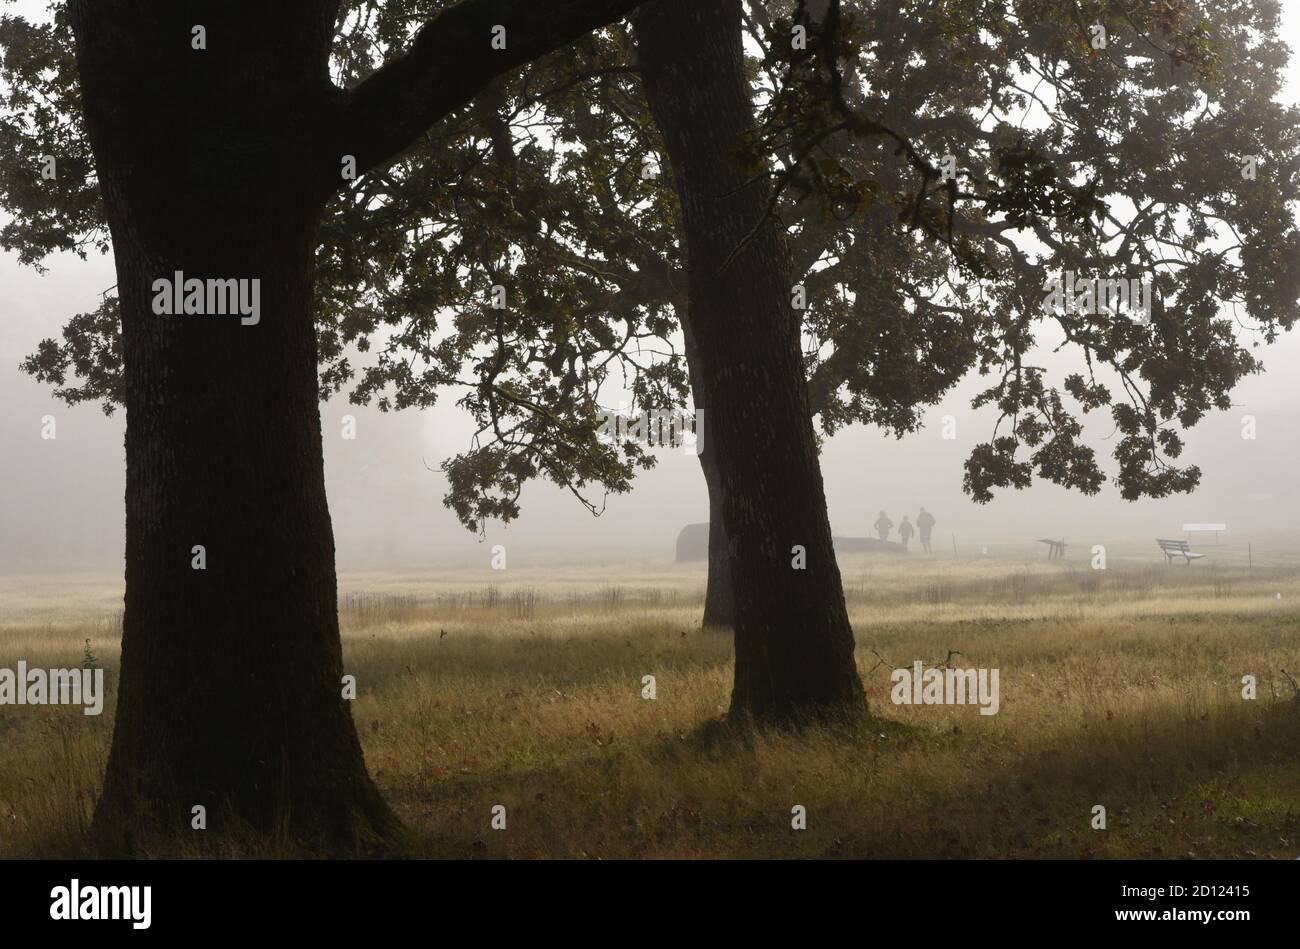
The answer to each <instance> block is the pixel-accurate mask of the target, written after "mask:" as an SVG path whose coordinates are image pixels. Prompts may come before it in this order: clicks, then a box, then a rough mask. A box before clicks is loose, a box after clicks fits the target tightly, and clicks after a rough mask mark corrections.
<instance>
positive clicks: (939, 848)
mask: <svg viewBox="0 0 1300 949" xmlns="http://www.w3.org/2000/svg"><path fill="white" fill-rule="evenodd" d="M1156 556H1157V558H1158V551H1157V552H1156ZM1148 559H1149V558H1148ZM1224 559H1225V560H1226V559H1227V558H1224ZM842 570H843V574H844V579H845V585H846V594H847V597H848V602H849V608H850V614H851V618H852V621H853V625H854V629H855V632H856V635H857V640H858V650H857V661H858V664H859V667H860V669H861V672H862V675H863V680H864V683H865V686H866V690H867V695H868V698H869V701H870V705H871V709H872V713H873V717H872V719H871V720H870V721H869V722H867V723H865V724H863V725H861V726H855V727H852V728H849V727H840V728H815V729H808V730H805V731H803V732H800V733H797V734H794V733H765V734H760V735H738V734H733V733H732V732H731V731H729V730H728V729H726V728H725V727H720V725H719V723H720V722H721V720H722V719H723V717H724V716H725V712H726V708H727V703H728V697H729V692H730V685H731V642H730V637H729V636H728V635H725V634H718V633H705V632H701V631H700V630H699V629H698V622H699V615H700V609H701V602H702V592H703V585H704V576H703V573H702V566H701V565H673V564H665V563H658V562H641V563H638V564H635V565H634V566H632V567H626V566H625V567H616V566H610V565H605V566H593V565H572V566H568V567H565V568H556V567H554V566H552V567H548V568H543V567H541V566H538V567H533V568H524V569H520V570H516V569H513V568H512V569H511V570H509V571H506V572H504V573H502V572H492V571H487V570H482V571H475V570H468V569H461V570H447V569H443V570H438V571H434V570H418V569H406V570H400V571H398V570H394V571H386V572H372V573H354V574H345V575H344V576H343V577H342V578H341V582H340V587H341V595H340V617H341V621H342V626H343V631H344V646H345V660H346V666H347V671H348V672H349V673H352V674H354V675H356V676H357V680H358V685H359V696H358V699H357V701H356V703H355V707H354V713H355V717H356V721H357V725H358V728H359V730H360V733H361V736H362V741H363V743H364V746H365V751H366V757H367V761H368V763H369V766H370V768H371V771H372V773H373V774H374V775H375V777H376V780H377V781H378V783H379V785H380V786H381V788H382V789H383V791H384V793H385V794H386V795H387V797H388V799H389V801H390V802H391V803H392V804H393V806H394V807H395V809H396V810H397V812H398V813H399V815H400V816H401V817H402V818H403V820H404V821H405V823H406V825H407V827H408V828H409V829H410V831H411V836H410V840H409V841H408V842H407V843H406V845H405V846H406V848H407V850H408V852H410V853H412V854H415V855H422V856H436V857H479V856H482V857H579V858H581V857H602V858H610V857H723V856H725V857H823V856H844V857H1031V856H1032V857H1099V858H1100V857H1138V858H1148V857H1149V858H1155V857H1161V858H1163V857H1204V858H1209V857H1228V858H1237V857H1239V858H1252V857H1259V858H1268V857H1272V858H1294V857H1296V856H1297V855H1300V755H1298V752H1300V702H1298V701H1297V697H1296V690H1295V688H1294V687H1293V685H1292V683H1291V681H1290V680H1289V679H1288V673H1289V674H1290V675H1295V674H1297V673H1298V672H1300V637H1297V635H1296V629H1297V619H1298V618H1300V611H1298V610H1297V608H1296V604H1297V602H1300V574H1298V573H1297V571H1296V570H1295V569H1294V568H1293V567H1291V566H1289V565H1288V566H1269V567H1262V566H1254V568H1253V569H1249V570H1248V569H1246V568H1245V566H1244V565H1237V564H1236V563H1235V562H1234V563H1231V564H1230V565H1223V564H1218V565H1216V564H1213V563H1207V562H1201V563H1197V564H1195V565H1193V566H1191V567H1182V566H1178V565H1174V566H1170V567H1166V566H1164V565H1162V564H1160V563H1159V562H1158V561H1157V562H1156V563H1155V564H1149V563H1148V564H1144V563H1142V562H1141V560H1140V558H1134V559H1133V560H1120V561H1118V562H1116V563H1114V564H1113V565H1111V566H1110V568H1109V569H1107V570H1105V571H1094V570H1091V569H1088V563H1087V559H1086V558H1085V557H1075V558H1073V559H1070V560H1067V561H1065V562H1052V563H1050V564H1049V563H1047V562H1044V561H1038V560H1029V559H990V558H978V559H974V560H956V559H954V558H951V557H947V558H943V557H934V558H920V557H907V558H874V559H873V558H869V557H863V558H858V559H853V560H846V561H845V562H844V563H843V564H842ZM119 597H120V589H119V588H118V587H117V586H116V585H115V584H113V583H109V582H105V581H102V580H97V579H95V578H89V577H72V578H58V577H44V578H31V577H26V578H0V666H8V667H12V666H13V665H14V664H16V662H17V661H18V660H19V659H25V660H26V661H27V662H28V663H29V664H42V665H47V666H79V665H80V664H81V661H82V657H83V651H84V645H85V641H86V640H87V639H89V640H90V641H91V646H92V649H93V652H94V653H95V655H96V656H97V659H98V661H99V662H100V664H101V665H103V666H104V667H105V668H107V669H108V670H109V674H108V680H109V682H110V686H111V685H112V684H113V683H114V682H115V680H116V664H117V660H118V655H117V645H118V636H119V635H120V614H119V612H118V606H117V604H118V603H120V599H119ZM953 652H955V653H957V654H958V655H956V656H953V657H952V660H951V661H952V664H953V665H954V666H958V667H962V668H968V667H974V668H997V669H999V670H1000V675H1001V679H1000V684H1001V708H1000V711H999V713H998V714H997V715H994V716H982V715H980V714H979V713H978V709H977V708H976V707H974V706H904V705H899V706H896V705H893V704H891V702H890V672H891V671H892V669H893V668H894V667H896V666H900V667H901V666H909V665H910V664H911V663H912V662H913V660H916V659H921V660H922V661H924V662H926V663H927V664H937V663H939V662H941V661H943V660H944V659H945V658H947V657H948V656H949V654H950V653H953ZM1284 670H1285V671H1284ZM647 675H653V676H654V677H655V680H656V687H657V697H656V698H655V699H654V700H649V699H645V698H642V681H643V677H644V676H647ZM1244 675H1253V676H1255V677H1256V679H1257V681H1258V698H1257V699H1255V700H1254V701H1247V700H1244V699H1243V698H1242V694H1241V693H1242V683H1241V680H1242V676H1244ZM111 722H112V705H111V701H110V704H109V707H108V708H107V710H106V712H105V714H104V715H103V716H100V717H98V718H91V717H86V716H83V715H82V714H81V712H80V710H79V709H68V708H51V707H46V708H32V707H23V708H15V707H4V708H0V855H3V856H40V857H50V856H66V855H75V854H77V853H79V852H80V850H81V848H82V847H83V845H84V834H85V830H86V826H87V823H88V821H89V816H90V813H91V809H92V807H93V803H94V800H95V796H96V793H97V787H98V783H99V781H100V778H101V775H102V769H103V765H104V759H105V755H106V753H107V747H108V742H109V739H110V737H111V728H112V724H111ZM495 805H504V807H505V808H506V820H507V826H506V829H505V830H504V831H502V830H494V829H492V827H491V819H492V808H493V807H494V806H495ZM796 805H802V806H803V807H804V808H806V811H807V829H806V830H795V829H793V828H792V826H791V809H792V808H793V807H794V806H796ZM1095 805H1102V806H1104V807H1105V808H1106V811H1107V819H1108V825H1107V829H1106V830H1095V829H1093V827H1092V818H1093V808H1094V806H1095ZM276 846H278V845H276ZM182 852H184V848H182ZM244 852H250V851H244ZM265 852H268V851H265V850H264V851H263V853H265ZM269 852H270V853H272V854H274V853H276V852H279V851H277V850H276V849H275V847H272V848H271V849H270V850H269ZM237 853H238V852H235V854H234V855H237Z"/></svg>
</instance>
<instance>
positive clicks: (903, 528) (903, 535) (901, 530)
mask: <svg viewBox="0 0 1300 949" xmlns="http://www.w3.org/2000/svg"><path fill="white" fill-rule="evenodd" d="M898 539H899V540H901V541H902V542H903V549H904V550H906V549H907V545H908V544H909V543H911V542H912V522H911V521H909V520H908V519H907V515H906V514H904V515H903V523H901V524H899V525H898Z"/></svg>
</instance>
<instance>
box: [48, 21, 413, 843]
mask: <svg viewBox="0 0 1300 949" xmlns="http://www.w3.org/2000/svg"><path fill="white" fill-rule="evenodd" d="M186 6H189V5H186V4H161V3H149V4H130V5H127V4H125V3H124V2H122V0H73V2H72V3H71V6H70V10H71V13H72V17H73V24H74V28H75V30H76V37H77V53H78V67H79V70H80V75H81V85H82V90H83V104H84V110H85V116H86V120H87V124H88V129H89V133H90V136H91V142H92V145H93V147H94V151H95V158H96V166H97V171H98V174H99V179H100V183H101V188H102V191H103V194H104V198H105V201H106V204H107V208H108V214H109V220H110V224H111V228H112V235H113V247H114V256H115V260H116V266H117V275H118V294H119V297H120V300H121V312H122V346H123V358H124V364H125V365H124V371H125V401H126V418H127V434H126V462H127V476H126V603H125V615H124V618H123V638H122V664H121V679H120V688H119V692H118V706H117V720H116V724H115V729H114V733H113V743H112V749H111V752H110V756H109V761H108V769H107V773H106V775H105V782H104V791H103V795H102V798H101V800H100V802H99V806H98V808H97V810H96V813H95V820H94V833H95V836H96V838H97V840H98V841H99V843H100V845H101V846H103V847H105V848H106V849H111V850H121V849H127V850H140V849H149V848H150V846H151V842H152V841H154V840H155V839H162V838H167V837H174V836H175V835H177V834H178V833H179V834H193V836H194V839H195V841H196V842H202V841H205V840H206V839H209V838H210V837H211V836H225V835H226V834H236V835H237V834H240V833H242V832H245V831H248V830H251V831H254V832H257V833H266V832H268V831H277V830H279V831H285V832H288V833H289V834H290V835H292V836H293V837H294V838H295V839H297V840H299V841H303V842H307V843H308V844H309V845H312V846H319V847H322V848H328V849H336V848H340V847H344V848H350V847H353V846H355V845H357V844H358V843H359V842H364V841H367V840H374V839H377V838H380V837H384V836H387V835H388V834H389V833H391V832H392V831H393V830H394V829H395V828H396V821H395V819H394V818H393V816H392V814H391V812H390V811H389V809H388V808H387V806H386V805H385V804H384V802H383V801H382V799H381V798H380V795H379V794H378V792H377V790H376V789H375V787H374V785H373V783H372V782H371V780H370V777H369V775H368V774H367V771H366V767H365V762H364V760H363V756H362V751H361V746H360V743H359V741H358V739H357V734H356V730H355V727H354V725H353V722H352V715H351V711H350V709H349V706H348V704H347V702H346V701H345V700H344V699H343V697H342V694H341V691H342V685H341V681H340V680H341V677H342V676H343V674H344V669H343V662H342V650H341V644H340V640H339V628H338V613H337V593H336V579H335V568H334V541H333V534H332V528H331V524H330V517H329V511H328V508H327V506H326V498H325V483H324V473H323V466H322V450H321V427H320V415H319V410H318V406H317V392H318V389H317V379H316V340H315V332H314V324H313V320H312V311H311V303H312V278H313V273H312V262H313V257H314V249H315V247H314V232H315V227H316V224H317V219H318V216H319V213H320V210H321V208H322V207H323V203H324V200H325V197H326V195H327V193H328V188H325V187H322V186H321V184H320V182H321V180H322V176H321V175H320V174H319V164H320V160H319V158H316V159H313V155H314V154H315V152H316V150H317V149H316V148H315V146H316V144H317V143H314V142H312V141H311V137H312V136H311V134H310V133H309V132H308V131H307V130H308V129H309V128H310V127H311V125H310V120H311V119H312V116H309V115H304V114H303V108H302V103H303V102H304V101H315V100H314V97H313V95H312V94H311V93H309V92H306V91H305V90H318V89H320V88H322V87H321V84H322V83H324V82H325V81H326V79H327V75H326V71H325V67H326V62H327V56H328V52H329V44H330V38H331V36H332V31H333V15H332V9H331V5H330V4H328V3H316V2H310V0H285V2H282V3H278V4H268V5H267V6H266V7H265V9H263V10H259V11H256V12H251V11H250V10H249V9H248V8H245V7H242V5H239V4H231V5H214V4H206V5H203V6H204V8H205V10H204V12H205V15H204V16H202V17H198V16H195V15H194V14H193V12H192V11H191V12H190V13H189V15H187V13H186V10H185V9H184V8H185V7H186ZM193 20H199V21H200V22H202V24H203V25H204V26H205V27H206V29H207V45H208V49H207V50H206V51H199V50H193V49H191V26H192V25H193V23H192V21H193ZM322 101H323V100H322ZM176 271H183V272H184V275H185V277H186V278H187V279H188V278H198V279H206V278H232V279H249V280H251V279H257V280H260V320H259V322H257V324H256V325H243V323H242V322H241V317H240V316H239V315H227V316H214V315H202V316H199V315H180V316H160V315H156V314H155V312H154V311H153V302H154V290H153V288H152V284H153V281H154V280H156V279H158V278H167V279H172V278H173V275H174V272H176ZM196 546H202V547H203V548H204V553H205V556H206V569H194V561H195V553H194V551H193V548H195V547H196ZM363 686H364V683H363ZM196 805H201V806H203V807H204V808H205V809H206V813H207V827H208V829H207V831H205V832H204V831H198V830H192V829H191V828H192V808H194V807H195V806H196Z"/></svg>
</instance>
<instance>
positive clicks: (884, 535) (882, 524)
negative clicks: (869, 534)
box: [872, 511, 894, 540]
mask: <svg viewBox="0 0 1300 949" xmlns="http://www.w3.org/2000/svg"><path fill="white" fill-rule="evenodd" d="M872 526H873V527H875V529H876V533H877V534H879V535H880V539H881V540H889V532H890V531H891V530H893V529H894V522H893V521H891V520H890V519H889V515H888V514H886V513H885V512H884V511H881V512H880V516H879V517H878V518H876V523H875V524H874V525H872Z"/></svg>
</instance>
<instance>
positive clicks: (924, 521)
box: [916, 508, 934, 554]
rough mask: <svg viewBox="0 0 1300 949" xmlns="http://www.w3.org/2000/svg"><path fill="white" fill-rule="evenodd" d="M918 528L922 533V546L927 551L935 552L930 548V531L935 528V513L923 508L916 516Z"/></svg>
mask: <svg viewBox="0 0 1300 949" xmlns="http://www.w3.org/2000/svg"><path fill="white" fill-rule="evenodd" d="M916 528H917V530H918V531H920V533H921V548H922V549H923V550H924V551H925V552H926V553H927V554H929V553H933V551H932V550H930V532H931V531H932V530H934V515H933V514H931V513H930V512H929V511H927V510H926V509H925V508H921V513H920V514H918V515H917V516H916Z"/></svg>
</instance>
